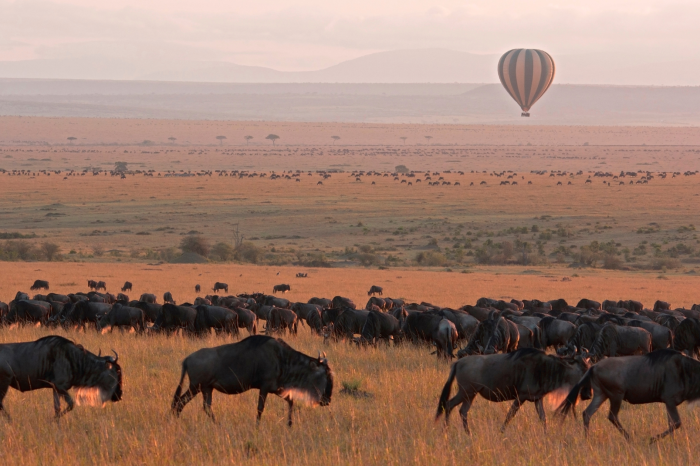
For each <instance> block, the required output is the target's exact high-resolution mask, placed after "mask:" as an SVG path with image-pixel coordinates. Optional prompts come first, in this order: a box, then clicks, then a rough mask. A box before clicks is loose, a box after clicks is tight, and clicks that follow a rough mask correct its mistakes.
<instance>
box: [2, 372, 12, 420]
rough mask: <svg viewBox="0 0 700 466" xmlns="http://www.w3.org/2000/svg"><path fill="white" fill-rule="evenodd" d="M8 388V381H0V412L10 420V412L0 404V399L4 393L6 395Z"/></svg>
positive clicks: (3, 396)
mask: <svg viewBox="0 0 700 466" xmlns="http://www.w3.org/2000/svg"><path fill="white" fill-rule="evenodd" d="M9 388H10V383H9V381H8V382H5V381H0V414H4V415H5V417H6V418H7V420H8V421H9V420H10V414H9V413H8V412H7V410H6V409H5V406H4V405H3V404H2V401H3V400H4V399H5V395H7V390H9Z"/></svg>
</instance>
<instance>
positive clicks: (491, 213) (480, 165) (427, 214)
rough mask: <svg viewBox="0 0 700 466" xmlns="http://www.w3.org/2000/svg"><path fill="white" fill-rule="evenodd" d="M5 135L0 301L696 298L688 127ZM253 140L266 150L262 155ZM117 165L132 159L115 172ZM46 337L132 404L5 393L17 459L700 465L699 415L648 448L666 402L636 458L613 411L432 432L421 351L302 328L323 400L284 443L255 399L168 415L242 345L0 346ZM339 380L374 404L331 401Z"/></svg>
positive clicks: (4, 431)
mask: <svg viewBox="0 0 700 466" xmlns="http://www.w3.org/2000/svg"><path fill="white" fill-rule="evenodd" d="M3 122H4V123H5V124H6V127H7V128H11V129H12V130H13V131H14V134H15V135H16V137H15V136H13V137H12V140H9V138H8V137H5V139H6V140H5V141H3V142H2V145H0V169H4V170H6V172H4V173H2V174H0V234H2V235H3V236H2V238H3V240H2V242H0V253H2V254H3V259H4V261H3V262H1V263H0V267H1V268H2V269H1V270H2V272H1V275H0V276H1V277H2V280H0V300H3V301H9V300H10V299H12V297H13V296H14V294H15V293H16V292H17V291H18V290H22V291H28V288H29V286H30V285H31V284H32V282H33V281H34V280H35V279H44V280H48V281H49V282H50V284H51V291H53V292H57V293H67V292H75V291H87V289H86V288H87V287H86V284H87V282H86V280H87V279H95V280H104V281H106V282H107V287H108V291H111V292H115V293H116V292H117V290H118V288H119V287H120V286H121V285H122V284H123V283H124V281H126V280H129V281H131V282H133V284H134V290H133V291H132V294H133V295H134V297H138V295H140V294H141V293H144V292H152V293H155V294H156V295H158V296H159V297H160V296H162V294H163V293H164V292H165V291H170V292H172V294H173V296H174V297H175V299H176V300H177V301H178V302H185V301H189V302H192V301H193V300H194V298H195V297H196V294H195V293H194V285H195V284H201V285H202V290H203V292H202V295H204V294H206V293H208V292H209V290H210V289H211V286H212V285H213V283H214V282H215V281H223V282H227V283H229V285H230V287H231V288H230V290H229V291H230V292H231V293H232V294H236V293H242V292H251V293H252V292H258V291H260V292H265V293H270V292H271V291H272V286H273V285H276V284H279V283H288V284H290V285H291V291H290V292H289V293H287V294H286V295H285V298H287V299H290V300H292V301H307V300H308V299H309V298H311V297H312V296H321V297H329V298H332V297H333V296H336V295H342V296H347V297H349V298H351V299H353V300H354V301H355V302H356V303H357V304H358V305H364V302H365V301H366V300H367V295H366V292H367V290H368V289H369V287H370V286H371V285H378V286H382V287H383V288H384V295H385V296H391V297H396V298H402V299H405V300H407V301H409V302H421V301H427V302H431V303H434V304H436V305H440V306H450V307H459V306H462V305H464V304H473V303H474V302H475V301H476V300H477V299H478V298H480V297H482V296H486V297H491V298H495V299H507V300H509V299H511V298H518V299H523V298H525V299H532V298H538V299H543V300H547V299H555V298H564V299H566V300H567V301H569V302H570V303H571V302H574V303H575V302H576V301H577V300H578V299H579V298H584V297H585V298H591V299H595V300H598V301H602V300H604V299H637V300H640V301H642V302H643V303H644V304H645V305H646V306H647V307H650V306H651V305H652V304H653V302H654V301H655V300H656V299H662V300H666V301H669V302H670V303H671V305H672V306H673V307H686V308H689V307H690V306H691V305H692V304H694V303H697V302H698V301H700V300H699V299H698V296H697V293H698V291H697V290H698V285H700V282H699V281H700V279H699V278H698V276H697V275H696V268H697V267H698V264H699V263H700V259H699V256H698V250H699V249H700V244H698V238H697V236H696V231H695V225H700V223H699V222H698V214H697V208H698V195H699V194H700V186H699V185H698V180H700V177H699V176H698V175H695V174H691V173H687V172H693V171H694V170H697V169H698V168H700V167H698V165H700V163H698V162H699V161H698V153H700V131H696V130H694V129H692V128H634V127H629V128H620V127H605V128H603V127H601V128H595V127H561V128H557V127H536V126H533V127H469V126H457V125H454V126H451V125H435V126H431V125H339V124H328V125H324V124H313V125H312V124H291V123H290V124H287V123H285V124H281V123H278V124H275V123H265V122H254V123H245V122H241V123H223V122H182V121H178V122H168V121H151V120H143V121H138V120H98V119H90V120H80V119H42V118H22V119H12V118H5V119H4V120H3ZM256 128H257V129H256ZM256 131H257V132H256ZM81 132H82V134H81ZM267 134H277V135H278V136H279V140H277V141H276V143H275V145H274V146H273V145H272V143H271V141H270V140H265V136H266V135H267ZM219 135H225V136H226V139H220V140H217V139H215V137H216V136H219ZM246 135H252V136H253V139H250V140H248V145H247V146H246V140H245V139H244V136H246ZM332 136H338V138H339V139H331V137H332ZM425 136H430V138H426V137H425ZM67 137H76V138H77V139H76V140H75V141H71V142H68V141H67V140H66V138H67ZM168 137H172V138H174V141H173V140H168V139H167V138H168ZM400 137H406V138H407V139H405V140H402V139H399V138H400ZM81 138H85V140H81ZM285 140H287V141H285ZM265 143H267V144H265ZM118 162H122V163H125V165H126V167H125V168H124V169H123V170H121V169H120V174H119V175H116V176H115V175H114V174H112V173H109V171H113V170H114V169H115V167H118V166H119V165H118ZM401 165H403V166H404V167H405V170H404V169H403V168H400V169H398V170H397V167H399V166H401ZM122 167H124V165H122ZM149 170H152V171H151V172H149ZM221 170H224V171H225V174H222V172H221ZM544 170H546V173H542V172H543V171H544ZM13 171H14V172H13ZM122 171H123V172H124V177H122V176H121V172H122ZM273 171H274V173H275V174H276V175H281V176H280V178H277V179H270V178H271V177H272V176H271V175H272V172H273ZM297 171H298V173H297ZM411 171H414V172H415V173H413V176H409V175H411ZM418 171H420V173H418ZM533 171H539V172H540V173H533ZM59 172H60V173H59ZM144 172H145V173H144ZM368 172H378V173H379V174H378V175H377V174H374V173H372V174H369V173H368ZM426 172H429V176H430V180H428V179H426ZM460 172H463V174H461V173H460ZM552 172H554V176H551V175H552ZM621 172H623V173H625V176H621ZM632 172H634V176H632V175H631V174H630V173H632ZM13 173H14V174H13ZM49 173H50V176H49V175H48V174H49ZM83 173H85V174H83ZM95 173H96V174H95ZM263 173H264V174H265V176H264V177H261V176H260V174H263ZM309 173H310V174H309ZM385 173H386V174H387V175H388V176H384V174H385ZM394 173H395V174H396V175H394ZM145 174H148V175H153V176H145ZM252 174H255V175H257V176H250V175H252ZM297 174H298V175H299V176H292V175H297ZM596 174H597V175H598V176H597V175H596ZM600 174H609V176H607V175H605V176H600ZM663 174H665V176H664V175H663ZM185 175H192V176H185ZM220 175H221V176H220ZM241 175H244V176H241ZM286 175H289V179H287V178H286ZM327 175H330V177H328V176H327ZM613 176H614V177H616V179H614V180H613ZM297 178H298V179H299V181H295V180H296V179H297ZM395 178H398V179H396V180H395ZM440 178H443V179H442V180H440ZM642 178H644V181H646V183H644V182H641V181H642ZM417 179H420V180H421V182H420V183H419V182H417ZM588 180H590V182H587V181H588ZM403 181H405V182H403ZM438 181H439V183H437V184H433V183H435V182H438ZM503 181H508V184H502V182H503ZM514 181H517V184H515V185H514V184H513V182H514ZM630 181H631V182H632V183H631V184H630ZM638 181H640V182H639V183H638ZM319 182H321V183H322V184H319ZM447 182H449V183H450V184H446V183H447ZM482 182H485V183H484V184H482ZM529 182H531V184H529ZM373 183H374V184H373ZM409 183H411V184H410V185H409ZM429 183H430V184H429ZM456 183H459V184H456ZM472 183H473V185H472ZM560 183H561V184H560ZM569 183H570V184H569ZM621 183H622V184H621ZM236 232H237V233H236ZM193 239H196V241H193ZM47 243H50V244H53V245H54V246H55V248H48V247H46V246H45V245H46V244H47ZM49 252H52V254H51V256H50V257H48V256H47V253H49ZM49 259H51V260H49ZM298 272H305V273H308V277H306V278H297V277H296V274H297V273H298ZM49 334H59V335H65V336H67V337H68V338H71V339H73V340H74V341H76V342H78V343H81V344H83V345H84V346H85V347H86V348H87V349H89V350H90V351H93V352H95V353H97V351H98V350H100V349H101V350H102V353H105V352H107V351H109V350H110V349H112V348H113V349H115V350H117V351H118V353H119V358H120V359H119V360H120V364H121V366H122V368H123V371H124V399H123V401H121V402H119V403H114V404H111V403H110V404H108V405H107V406H106V407H105V408H103V409H98V408H94V407H87V406H79V407H76V409H75V410H74V411H73V412H71V413H70V414H68V415H67V416H65V417H64V418H63V419H61V420H60V422H55V421H53V419H52V410H51V392H50V391H48V390H41V391H36V392H30V393H24V394H21V393H19V392H16V391H14V390H11V391H10V392H9V393H8V396H7V397H6V399H5V406H6V407H7V409H8V411H9V413H10V415H11V416H12V421H11V422H7V421H5V420H1V421H0V442H2V448H1V449H0V458H1V459H2V460H3V461H5V462H6V463H8V464H36V463H59V462H60V463H71V464H94V463H98V462H99V463H118V464H135V463H149V464H171V463H190V464H192V463H195V464H213V463H251V464H278V463H283V462H284V463H289V464H321V463H323V464H329V463H337V464H349V463H361V464H462V463H466V462H469V463H477V464H501V463H503V462H510V463H515V464H603V463H612V462H625V463H628V464H669V463H676V464H677V463H681V464H689V463H692V462H694V459H695V458H696V457H697V455H698V453H700V451H698V450H699V448H698V446H697V442H696V441H695V440H694V439H695V438H697V436H698V434H700V418H699V417H698V412H697V410H696V409H694V408H693V407H691V406H687V405H682V406H681V407H680V414H681V417H682V420H683V427H682V428H681V429H680V430H679V431H677V432H676V433H675V435H673V436H672V437H669V438H666V439H664V440H663V441H661V442H657V443H656V444H654V445H648V439H649V437H650V436H651V435H653V434H656V433H658V432H660V431H662V430H664V429H665V428H666V414H665V409H664V407H663V406H662V405H645V406H630V405H624V406H623V410H622V412H621V421H622V423H623V424H624V425H625V426H626V427H627V428H628V430H629V431H630V433H631V435H632V441H631V442H629V443H628V442H626V441H625V440H624V439H623V438H622V436H620V435H619V434H618V433H617V431H616V430H615V429H614V427H613V426H612V425H611V424H610V423H609V422H608V420H607V419H606V414H607V413H606V411H607V409H606V407H605V406H604V407H603V409H602V410H600V411H599V412H598V414H597V415H596V416H595V417H594V418H593V421H592V428H591V432H590V436H589V437H588V438H585V437H584V435H583V428H582V426H581V421H580V417H579V418H578V419H575V420H574V419H571V418H568V419H565V420H563V421H561V420H559V419H558V418H557V417H556V416H554V413H553V411H552V410H551V408H552V407H553V406H550V409H548V411H547V414H548V421H549V422H548V428H547V430H546V431H545V430H544V429H543V427H542V425H541V424H540V422H539V420H538V418H537V416H536V413H535V410H534V407H532V406H529V405H526V406H524V409H522V410H521V412H520V413H519V414H518V415H517V416H516V418H515V419H514V420H513V421H512V423H511V424H510V425H509V426H508V428H507V430H506V431H505V433H504V434H501V433H500V432H499V428H500V426H501V424H502V421H503V419H504V418H505V415H506V412H507V410H508V408H509V403H501V404H496V403H490V402H488V401H485V400H484V399H481V398H477V399H476V400H475V403H474V406H473V407H472V409H471V411H470V422H471V426H472V435H471V436H467V435H466V434H465V433H464V432H463V430H462V428H461V425H460V422H459V420H458V416H456V415H453V417H452V420H451V421H452V422H451V425H450V426H449V427H448V428H447V429H444V428H443V425H442V423H437V424H436V423H434V422H433V419H434V416H435V410H436V408H437V400H438V396H439V393H440V390H441V389H442V386H443V384H444V382H445V380H446V378H447V375H448V371H449V364H448V363H445V362H441V361H438V360H436V358H435V356H431V355H430V352H431V349H430V348H428V347H414V346H412V345H401V346H396V347H394V346H393V345H392V346H390V347H385V346H382V345H379V347H378V348H368V349H358V348H356V347H354V346H352V345H349V344H347V343H330V344H328V345H324V343H323V340H322V338H320V337H317V336H312V335H311V333H310V331H309V329H308V327H301V328H300V332H299V335H298V336H284V337H283V338H284V339H285V340H286V341H287V342H288V343H289V344H290V345H291V346H292V347H293V348H295V349H297V350H300V351H302V352H304V353H306V354H310V355H316V354H318V351H325V352H326V353H327V357H328V360H329V364H330V366H331V367H332V369H333V371H334V374H335V391H334V394H333V398H332V402H331V404H330V406H328V407H318V408H308V407H303V406H300V407H298V408H296V407H295V412H294V416H295V424H294V426H293V427H292V428H291V429H290V428H288V427H287V426H286V422H285V416H286V403H284V402H283V401H282V400H280V399H279V398H276V397H270V398H268V403H267V407H266V411H265V413H264V414H263V417H262V421H261V423H260V425H259V426H256V422H255V406H256V397H257V392H256V391H251V392H248V393H245V394H242V395H238V396H224V395H221V394H215V395H214V403H213V409H214V412H215V413H216V415H217V423H216V424H214V423H212V422H211V421H210V420H209V419H208V418H207V417H206V415H205V414H204V413H203V411H202V409H201V404H200V400H201V397H198V398H196V399H195V400H194V401H193V402H191V403H190V404H189V405H188V406H187V407H186V408H185V410H184V412H183V414H182V416H181V417H180V418H179V419H176V418H174V417H173V416H172V415H171V414H170V401H171V399H172V395H173V392H174V390H175V387H176V385H177V382H178V380H179V375H180V363H181V361H182V360H183V358H184V357H185V356H187V355H188V354H189V353H191V352H193V351H195V350H197V349H199V348H201V347H205V346H215V345H219V344H224V343H230V342H233V340H231V339H229V338H227V337H217V336H214V335H211V336H208V337H206V338H203V339H191V338H187V337H181V336H173V337H169V338H168V337H165V336H163V335H149V336H140V335H137V334H135V333H129V332H124V333H122V332H120V331H118V330H115V331H114V332H113V333H104V334H100V333H97V332H95V331H93V330H88V331H86V332H84V333H83V332H81V333H77V332H76V331H73V330H67V331H66V330H63V329H61V328H60V327H59V328H58V329H45V328H41V327H13V328H3V329H1V330H0V342H2V343H6V342H17V341H29V340H33V339H36V338H39V337H42V336H46V335H49ZM245 334H246V331H245V330H242V334H241V335H242V337H243V336H245ZM344 385H348V386H352V387H359V389H360V390H361V391H363V392H366V393H367V394H368V395H366V396H359V397H358V396H351V395H348V394H345V393H341V389H342V388H343V387H344ZM453 390H454V389H453ZM584 403H586V402H584ZM579 411H580V410H579Z"/></svg>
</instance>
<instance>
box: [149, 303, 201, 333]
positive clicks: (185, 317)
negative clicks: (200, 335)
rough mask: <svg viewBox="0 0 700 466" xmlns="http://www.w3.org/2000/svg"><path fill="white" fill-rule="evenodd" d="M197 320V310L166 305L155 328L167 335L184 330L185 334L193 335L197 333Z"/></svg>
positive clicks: (154, 325)
mask: <svg viewBox="0 0 700 466" xmlns="http://www.w3.org/2000/svg"><path fill="white" fill-rule="evenodd" d="M196 318H197V310H196V309H195V308H193V307H190V306H176V305H175V304H170V303H166V304H163V307H162V308H161V312H160V315H159V316H158V318H157V319H156V321H155V323H154V324H153V327H154V328H155V329H158V330H161V329H162V330H165V331H166V332H167V333H171V332H173V331H177V330H178V329H180V328H182V329H184V331H185V332H188V333H190V334H191V333H193V332H194V331H195V319H196Z"/></svg>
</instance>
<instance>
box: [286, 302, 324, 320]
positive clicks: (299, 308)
mask: <svg viewBox="0 0 700 466" xmlns="http://www.w3.org/2000/svg"><path fill="white" fill-rule="evenodd" d="M291 309H292V311H294V312H295V313H296V314H297V316H298V317H299V319H300V320H306V316H307V314H308V313H309V312H313V311H319V313H320V312H321V310H322V307H321V306H319V305H318V304H307V303H294V304H292V306H291Z"/></svg>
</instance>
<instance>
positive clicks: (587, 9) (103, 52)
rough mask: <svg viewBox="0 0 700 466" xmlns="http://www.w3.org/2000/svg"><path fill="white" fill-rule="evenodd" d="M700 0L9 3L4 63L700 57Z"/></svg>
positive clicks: (0, 14) (292, 66)
mask: <svg viewBox="0 0 700 466" xmlns="http://www.w3.org/2000/svg"><path fill="white" fill-rule="evenodd" d="M698 18H700V1H699V0H693V1H690V0H677V1H675V0H585V1H582V0H566V1H562V0H549V1H547V0H527V1H525V0H475V1H456V0H444V1H440V0H438V1H432V0H340V1H339V0H295V1H289V0H245V1H244V0H108V1H100V0H55V1H43V0H37V1H34V0H30V1H24V0H17V1H8V0H0V60H27V59H35V58H81V57H86V56H102V57H113V58H127V59H131V58H135V57H136V58H139V59H142V60H178V59H179V60H223V61H230V62H235V63H239V64H245V65H261V66H268V67H272V68H276V69H280V70H311V69H318V68H323V67H326V66H329V65H333V64H335V63H337V62H340V61H343V60H347V59H350V58H355V57H358V56H361V55H365V54H367V53H371V52H376V51H383V50H394V49H412V48H432V47H442V48H448V49H453V50H460V51H465V52H475V53H498V52H502V51H505V50H507V49H509V48H513V47H537V48H542V49H545V50H547V51H549V52H550V53H552V54H553V55H563V54H580V53H586V54H603V55H605V56H607V57H610V56H613V55H615V56H618V57H620V60H621V63H622V64H633V63H634V61H635V60H639V59H643V60H645V61H647V62H663V61H670V60H685V59H688V58H690V59H698V58H700V27H698V25H697V22H698Z"/></svg>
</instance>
